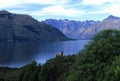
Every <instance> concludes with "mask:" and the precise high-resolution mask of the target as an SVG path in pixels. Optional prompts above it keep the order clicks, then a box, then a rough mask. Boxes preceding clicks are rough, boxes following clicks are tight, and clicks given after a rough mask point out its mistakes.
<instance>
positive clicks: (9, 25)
mask: <svg viewBox="0 0 120 81" xmlns="http://www.w3.org/2000/svg"><path fill="white" fill-rule="evenodd" d="M66 39H67V37H65V35H64V34H63V33H62V32H60V31H59V30H58V29H56V28H53V27H52V26H50V25H47V24H45V23H43V22H38V21H37V20H35V19H33V18H32V17H31V16H29V15H20V14H12V13H10V12H7V11H0V40H4V41H13V40H15V41H23V40H24V41H33V40H38V41H60V40H66Z"/></svg>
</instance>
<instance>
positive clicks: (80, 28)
mask: <svg viewBox="0 0 120 81" xmlns="http://www.w3.org/2000/svg"><path fill="white" fill-rule="evenodd" d="M43 22H45V23H47V24H50V25H52V26H54V27H55V28H58V29H59V30H60V31H62V32H63V33H64V34H65V35H66V36H67V37H69V38H73V39H91V38H92V37H93V36H94V35H95V34H96V33H97V32H99V31H101V30H105V29H117V30H120V18H119V17H115V16H113V15H110V16H109V17H107V18H106V19H104V20H103V21H94V20H86V21H74V20H67V19H65V20H55V19H47V20H45V21H43Z"/></svg>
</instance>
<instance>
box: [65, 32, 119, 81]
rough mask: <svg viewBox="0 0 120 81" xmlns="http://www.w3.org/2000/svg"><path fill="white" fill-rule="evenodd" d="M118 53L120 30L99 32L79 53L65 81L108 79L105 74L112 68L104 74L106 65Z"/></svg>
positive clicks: (109, 63) (105, 80)
mask: <svg viewBox="0 0 120 81" xmlns="http://www.w3.org/2000/svg"><path fill="white" fill-rule="evenodd" d="M119 53H120V31H117V30H104V31H101V32H99V33H98V34H96V35H95V36H94V37H93V39H92V41H91V42H89V44H88V45H86V46H85V48H84V49H83V50H82V51H81V52H80V53H79V57H78V58H77V59H76V63H75V64H74V65H73V66H72V69H71V72H70V74H69V76H68V77H67V81H110V80H108V79H105V78H106V76H105V75H109V73H110V72H112V69H111V71H110V70H108V71H110V72H107V73H108V74H106V71H107V70H106V67H109V65H111V64H112V62H113V61H114V59H115V57H116V56H119V55H120V54H119ZM117 68H118V67H117ZM118 69H119V68H118ZM117 72H118V73H119V71H118V70H117ZM111 74H112V73H111ZM109 77H110V76H109ZM109 77H107V78H109ZM114 78H115V77H114ZM111 81H114V80H111ZM115 81H118V80H115Z"/></svg>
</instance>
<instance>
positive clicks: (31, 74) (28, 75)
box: [18, 61, 41, 81]
mask: <svg viewBox="0 0 120 81" xmlns="http://www.w3.org/2000/svg"><path fill="white" fill-rule="evenodd" d="M40 69H41V66H40V65H39V66H37V63H36V62H35V61H33V62H32V63H31V64H28V65H26V66H24V67H23V68H22V71H21V73H20V75H19V80H18V81H39V73H40Z"/></svg>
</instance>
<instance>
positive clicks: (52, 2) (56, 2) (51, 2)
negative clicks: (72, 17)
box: [23, 0, 68, 4]
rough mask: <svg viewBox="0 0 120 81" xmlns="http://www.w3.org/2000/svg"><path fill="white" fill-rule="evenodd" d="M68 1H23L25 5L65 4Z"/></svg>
mask: <svg viewBox="0 0 120 81" xmlns="http://www.w3.org/2000/svg"><path fill="white" fill-rule="evenodd" d="M67 1H68V0H60V1H59V2H58V0H23V3H37V4H64V3H67Z"/></svg>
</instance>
